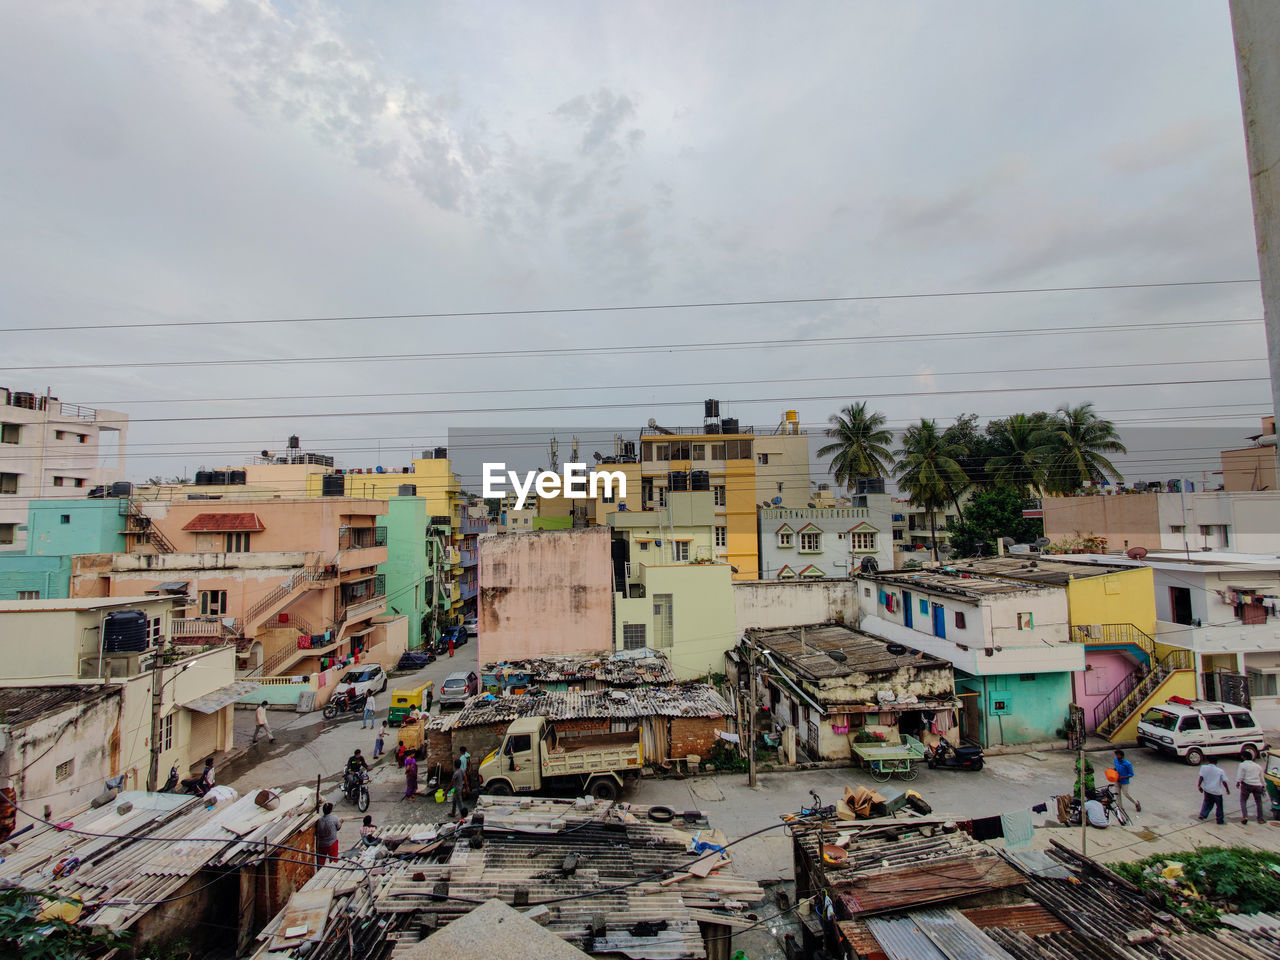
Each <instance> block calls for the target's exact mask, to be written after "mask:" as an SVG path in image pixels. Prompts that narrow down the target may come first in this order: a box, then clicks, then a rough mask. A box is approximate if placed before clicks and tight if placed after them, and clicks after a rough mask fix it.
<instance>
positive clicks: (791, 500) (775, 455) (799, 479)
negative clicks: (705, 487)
mask: <svg viewBox="0 0 1280 960" xmlns="http://www.w3.org/2000/svg"><path fill="white" fill-rule="evenodd" d="M793 429H794V430H795V431H796V432H794V433H792V432H790V431H791V430H793ZM779 430H780V431H786V432H779V433H761V434H756V438H755V444H754V446H755V454H756V497H755V502H756V503H764V502H765V501H766V500H768V501H769V502H770V503H772V502H773V498H774V497H781V498H782V503H780V504H779V505H778V506H780V507H790V508H792V509H801V508H803V507H804V505H805V504H806V503H808V502H809V499H810V487H809V437H808V435H807V434H805V433H802V432H800V430H799V423H798V422H797V421H791V422H787V421H786V420H784V421H783V422H782V424H781V425H780V427H779ZM762 455H763V457H764V459H766V460H767V461H768V462H767V463H761V462H760V460H761V456H762ZM779 484H781V485H782V488H781V489H779V488H778V485H779ZM888 536H889V531H888V527H886V528H885V537H888Z"/></svg>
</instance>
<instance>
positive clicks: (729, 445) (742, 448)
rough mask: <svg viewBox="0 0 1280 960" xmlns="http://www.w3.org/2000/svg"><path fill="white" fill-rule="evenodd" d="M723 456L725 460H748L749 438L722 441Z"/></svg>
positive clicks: (749, 455) (749, 450) (749, 457)
mask: <svg viewBox="0 0 1280 960" xmlns="http://www.w3.org/2000/svg"><path fill="white" fill-rule="evenodd" d="M724 458H725V459H726V460H750V459H751V441H750V440H726V441H725V442H724Z"/></svg>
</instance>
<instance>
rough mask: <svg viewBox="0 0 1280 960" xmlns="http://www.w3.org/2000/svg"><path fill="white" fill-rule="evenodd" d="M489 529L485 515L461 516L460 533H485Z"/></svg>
mask: <svg viewBox="0 0 1280 960" xmlns="http://www.w3.org/2000/svg"><path fill="white" fill-rule="evenodd" d="M488 529H489V521H488V519H487V518H485V517H480V518H476V517H463V518H462V533H463V535H464V536H465V535H469V534H475V533H485V532H486V531H487V530H488Z"/></svg>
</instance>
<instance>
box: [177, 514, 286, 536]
mask: <svg viewBox="0 0 1280 960" xmlns="http://www.w3.org/2000/svg"><path fill="white" fill-rule="evenodd" d="M182 529H183V530H190V531H193V532H195V533H239V532H242V531H247V532H256V531H259V530H265V529H266V526H264V525H263V523H262V519H261V518H260V517H259V516H258V515H257V514H256V513H197V514H196V515H195V516H194V517H192V518H191V520H189V521H188V522H187V525H186V526H185V527H183V528H182Z"/></svg>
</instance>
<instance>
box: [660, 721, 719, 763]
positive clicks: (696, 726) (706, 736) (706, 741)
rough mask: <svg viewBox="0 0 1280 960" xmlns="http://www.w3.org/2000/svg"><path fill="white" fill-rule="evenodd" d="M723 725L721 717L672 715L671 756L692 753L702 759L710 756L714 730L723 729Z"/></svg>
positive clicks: (714, 739) (713, 741)
mask: <svg viewBox="0 0 1280 960" xmlns="http://www.w3.org/2000/svg"><path fill="white" fill-rule="evenodd" d="M725 726H726V724H725V722H724V719H723V718H722V717H672V718H671V740H670V744H671V745H670V747H669V752H670V754H671V756H672V757H687V756H688V755H689V754H694V755H695V756H699V757H702V758H703V759H705V758H707V757H709V756H711V747H712V745H713V744H714V743H715V742H716V730H717V729H719V730H723V729H725Z"/></svg>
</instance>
